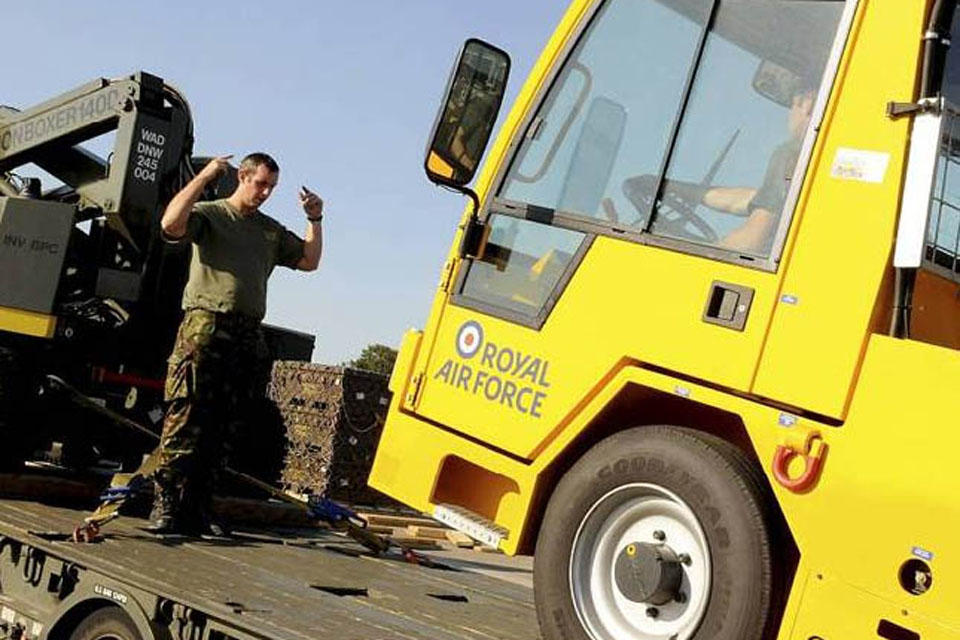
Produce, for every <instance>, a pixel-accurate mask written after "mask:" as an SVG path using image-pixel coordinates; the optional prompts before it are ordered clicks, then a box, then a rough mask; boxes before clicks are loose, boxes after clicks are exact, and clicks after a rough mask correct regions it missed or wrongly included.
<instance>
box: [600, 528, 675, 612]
mask: <svg viewBox="0 0 960 640" xmlns="http://www.w3.org/2000/svg"><path fill="white" fill-rule="evenodd" d="M613 575H614V580H615V581H616V584H617V588H618V589H619V590H620V593H621V594H623V596H624V597H625V598H627V599H628V600H630V601H632V602H638V603H643V604H650V605H658V606H659V605H663V604H666V603H668V602H672V601H674V600H678V599H679V598H680V585H681V584H682V583H683V564H682V562H681V561H680V557H679V556H678V555H677V554H676V553H675V552H674V550H673V549H671V548H670V547H669V546H668V545H666V544H651V543H649V542H633V543H631V544H628V545H627V546H625V547H624V548H623V550H621V551H620V553H619V554H618V555H617V560H616V563H615V564H614V573H613Z"/></svg>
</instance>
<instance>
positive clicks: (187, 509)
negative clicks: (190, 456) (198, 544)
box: [183, 472, 230, 538]
mask: <svg viewBox="0 0 960 640" xmlns="http://www.w3.org/2000/svg"><path fill="white" fill-rule="evenodd" d="M215 484H216V482H215V477H214V475H213V474H211V473H209V472H206V473H201V474H199V475H198V476H197V477H195V478H192V479H191V481H190V482H189V483H188V484H187V486H186V489H185V491H184V497H183V528H184V529H185V530H186V531H187V532H188V533H189V534H190V535H197V536H212V537H215V538H224V537H228V536H229V535H230V530H229V529H228V528H227V526H226V525H225V524H224V523H223V522H222V521H221V520H220V519H219V518H217V517H216V516H215V515H214V513H213V492H214V486H215Z"/></svg>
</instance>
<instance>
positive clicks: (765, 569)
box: [534, 426, 778, 640]
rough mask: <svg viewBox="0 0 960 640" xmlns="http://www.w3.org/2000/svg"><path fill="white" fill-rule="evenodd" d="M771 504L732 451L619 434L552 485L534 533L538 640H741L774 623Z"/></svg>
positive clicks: (655, 431) (756, 473)
mask: <svg viewBox="0 0 960 640" xmlns="http://www.w3.org/2000/svg"><path fill="white" fill-rule="evenodd" d="M772 500H773V499H772V496H770V494H769V488H768V486H767V484H766V482H765V480H764V478H763V475H762V472H761V471H760V470H759V469H758V468H757V467H756V465H755V464H753V463H752V462H751V461H750V459H748V458H747V457H746V456H745V455H744V454H743V453H742V452H741V451H740V450H739V449H738V448H736V447H734V446H733V445H731V444H729V443H727V442H725V441H723V440H720V439H718V438H716V437H713V436H710V435H707V434H704V433H700V432H698V431H694V430H691V429H685V428H679V427H669V426H654V427H640V428H635V429H630V430H628V431H624V432H621V433H618V434H616V435H614V436H611V437H609V438H607V439H606V440H603V441H601V442H600V443H598V444H597V445H595V446H594V447H593V448H592V449H590V450H589V451H588V452H587V453H586V454H585V455H584V456H583V457H582V458H581V459H580V460H579V461H578V462H577V463H576V464H575V465H574V466H573V467H572V468H571V469H570V470H569V471H568V472H567V473H566V474H565V475H564V476H563V478H562V479H561V481H560V482H559V484H558V485H557V487H556V490H555V492H554V493H553V495H552V496H551V498H550V501H549V503H548V505H547V510H546V513H545V515H544V520H543V523H542V526H541V529H540V534H539V538H538V540H537V548H536V562H535V566H534V587H535V594H536V605H537V615H538V617H539V620H540V626H541V629H542V632H543V635H544V637H545V638H548V639H549V640H555V639H556V640H559V639H561V638H562V639H565V640H572V639H579V640H584V639H589V640H614V639H615V640H652V639H654V638H659V639H664V640H665V639H668V638H676V639H677V640H688V639H696V640H706V639H711V640H751V639H760V638H763V637H765V635H766V634H767V633H768V632H769V631H770V628H771V626H772V624H773V623H774V620H773V618H774V612H773V611H772V609H773V608H774V605H773V603H774V602H775V601H777V600H778V599H777V598H776V597H775V592H776V590H777V583H778V578H777V576H776V572H775V567H774V562H773V560H772V553H771V542H772V539H773V529H774V528H775V525H774V524H773V523H774V522H775V520H774V519H773V516H772V513H773V507H772Z"/></svg>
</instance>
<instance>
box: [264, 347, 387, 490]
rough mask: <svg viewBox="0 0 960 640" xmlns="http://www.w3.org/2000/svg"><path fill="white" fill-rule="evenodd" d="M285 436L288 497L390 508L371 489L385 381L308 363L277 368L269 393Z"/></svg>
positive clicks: (282, 363) (280, 363)
mask: <svg viewBox="0 0 960 640" xmlns="http://www.w3.org/2000/svg"><path fill="white" fill-rule="evenodd" d="M268 395H269V397H270V399H271V400H272V401H273V402H274V403H275V404H276V406H277V409H278V410H279V411H280V415H281V416H282V418H283V422H284V425H285V427H286V434H287V447H286V458H285V461H284V466H283V472H282V474H281V478H280V479H281V482H282V483H283V486H284V488H285V489H286V490H288V491H293V492H296V493H317V494H323V495H326V496H327V497H330V498H332V499H334V500H341V501H344V502H350V503H353V504H364V505H380V504H385V503H387V502H389V500H388V499H387V498H386V497H385V496H384V495H383V494H381V493H379V492H377V491H375V490H373V489H370V488H369V487H367V476H368V475H369V474H370V467H371V465H372V464H373V457H374V454H375V453H376V449H377V443H378V442H379V440H380V433H381V431H382V429H383V421H384V418H385V417H386V414H387V408H388V405H389V402H390V392H389V391H388V390H387V378H386V377H385V376H382V375H379V374H376V373H372V372H369V371H361V370H358V369H346V368H343V367H331V366H326V365H319V364H311V363H306V362H293V361H278V362H276V363H274V366H273V373H272V376H271V379H270V386H269V390H268Z"/></svg>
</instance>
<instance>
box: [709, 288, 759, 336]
mask: <svg viewBox="0 0 960 640" xmlns="http://www.w3.org/2000/svg"><path fill="white" fill-rule="evenodd" d="M752 302H753V289H751V288H750V287H742V286H740V285H737V284H730V283H729V282H720V281H719V280H714V281H713V283H712V284H711V285H710V293H709V294H708V295H707V305H706V307H704V309H703V318H702V319H703V321H704V322H707V323H709V324H717V325H720V326H721V327H727V328H728V329H734V330H736V331H743V328H744V327H745V326H746V324H747V316H748V315H749V314H750V305H751V303H752Z"/></svg>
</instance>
